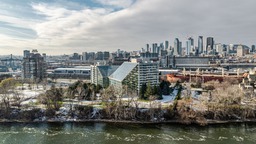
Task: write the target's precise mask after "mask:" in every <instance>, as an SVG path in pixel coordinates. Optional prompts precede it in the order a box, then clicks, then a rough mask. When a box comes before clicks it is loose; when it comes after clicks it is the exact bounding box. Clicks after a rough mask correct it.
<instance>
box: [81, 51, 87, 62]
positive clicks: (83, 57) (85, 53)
mask: <svg viewBox="0 0 256 144" xmlns="http://www.w3.org/2000/svg"><path fill="white" fill-rule="evenodd" d="M82 59H83V61H86V60H88V57H87V52H82Z"/></svg>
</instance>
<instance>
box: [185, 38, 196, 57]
mask: <svg viewBox="0 0 256 144" xmlns="http://www.w3.org/2000/svg"><path fill="white" fill-rule="evenodd" d="M186 44H187V45H186V55H190V53H192V52H193V51H194V50H195V47H194V39H193V38H192V37H189V38H188V40H187V42H186Z"/></svg>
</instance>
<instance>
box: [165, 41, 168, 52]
mask: <svg viewBox="0 0 256 144" xmlns="http://www.w3.org/2000/svg"><path fill="white" fill-rule="evenodd" d="M168 49H169V41H165V50H168Z"/></svg>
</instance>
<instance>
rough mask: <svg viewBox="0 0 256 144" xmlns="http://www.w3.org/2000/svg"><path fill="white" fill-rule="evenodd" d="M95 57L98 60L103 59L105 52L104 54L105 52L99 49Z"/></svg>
mask: <svg viewBox="0 0 256 144" xmlns="http://www.w3.org/2000/svg"><path fill="white" fill-rule="evenodd" d="M95 57H96V58H95V59H96V60H103V59H104V54H103V52H101V51H98V52H97V53H96V55H95Z"/></svg>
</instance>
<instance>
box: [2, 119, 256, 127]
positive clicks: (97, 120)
mask: <svg viewBox="0 0 256 144" xmlns="http://www.w3.org/2000/svg"><path fill="white" fill-rule="evenodd" d="M4 123H37V124H40V123H111V124H113V123H116V124H140V125H151V124H179V125H187V126H190V125H197V126H202V127H204V126H210V125H222V124H237V123H239V124H241V123H256V119H247V120H227V121H220V120H207V122H206V123H205V124H204V125H202V124H200V123H198V122H195V121H191V122H190V123H184V122H183V121H180V120H168V121H159V122H150V121H126V120H118V121H117V120H108V119H88V120H70V121H58V120H46V121H25V120H24V121H21V120H0V124H4Z"/></svg>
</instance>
